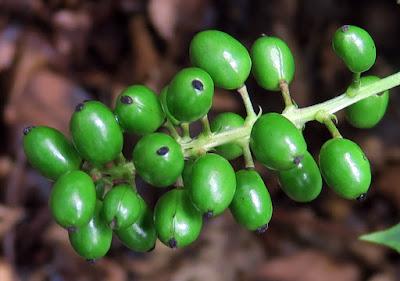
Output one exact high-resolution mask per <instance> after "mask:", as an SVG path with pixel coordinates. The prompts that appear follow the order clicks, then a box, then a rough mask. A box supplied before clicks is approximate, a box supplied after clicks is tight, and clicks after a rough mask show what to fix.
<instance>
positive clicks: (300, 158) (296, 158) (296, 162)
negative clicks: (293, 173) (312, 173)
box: [293, 156, 303, 166]
mask: <svg viewBox="0 0 400 281" xmlns="http://www.w3.org/2000/svg"><path fill="white" fill-rule="evenodd" d="M301 160H303V156H296V157H295V158H294V159H293V164H295V165H296V166H297V165H299V164H300V163H301Z"/></svg>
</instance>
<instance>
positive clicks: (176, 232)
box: [154, 189, 203, 248]
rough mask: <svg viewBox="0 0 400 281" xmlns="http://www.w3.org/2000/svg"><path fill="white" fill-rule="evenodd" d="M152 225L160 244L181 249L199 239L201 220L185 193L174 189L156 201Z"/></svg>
mask: <svg viewBox="0 0 400 281" xmlns="http://www.w3.org/2000/svg"><path fill="white" fill-rule="evenodd" d="M154 224H155V226H156V230H157V234H158V238H159V239H160V240H161V242H163V243H164V244H165V245H167V246H169V247H171V248H178V247H179V248H182V247H185V246H187V245H189V244H191V243H192V242H194V241H195V240H196V239H197V237H199V234H200V231H201V227H202V225H203V218H202V216H201V214H200V213H199V211H198V210H196V208H195V207H194V206H193V205H192V203H191V202H190V199H189V197H188V194H187V191H186V190H183V189H174V190H171V191H169V192H167V193H165V194H164V195H163V196H162V197H161V198H160V199H159V200H158V202H157V204H156V206H155V208H154Z"/></svg>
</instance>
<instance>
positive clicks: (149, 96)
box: [115, 85, 165, 135]
mask: <svg viewBox="0 0 400 281" xmlns="http://www.w3.org/2000/svg"><path fill="white" fill-rule="evenodd" d="M115 114H116V115H117V116H118V121H119V124H120V125H121V127H122V128H124V129H125V131H127V132H129V133H133V134H139V135H145V134H149V133H152V132H154V131H156V130H157V129H158V128H159V127H160V126H161V125H162V123H163V122H164V118H165V115H164V112H163V110H162V108H161V104H160V102H159V100H158V97H157V95H156V94H155V93H154V92H153V91H152V90H150V88H148V87H146V86H142V85H134V86H130V87H128V88H126V89H125V90H124V91H123V92H122V93H121V94H120V95H119V97H118V99H117V103H116V106H115Z"/></svg>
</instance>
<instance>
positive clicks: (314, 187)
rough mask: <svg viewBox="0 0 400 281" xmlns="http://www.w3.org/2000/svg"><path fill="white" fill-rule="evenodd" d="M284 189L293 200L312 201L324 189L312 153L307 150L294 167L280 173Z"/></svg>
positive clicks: (280, 180)
mask: <svg viewBox="0 0 400 281" xmlns="http://www.w3.org/2000/svg"><path fill="white" fill-rule="evenodd" d="M278 177H279V182H280V185H281V188H282V190H283V191H284V192H285V193H286V195H287V196H289V197H290V198H291V199H292V200H294V201H297V202H310V201H312V200H314V199H315V198H317V197H318V195H319V194H320V193H321V189H322V178H321V173H320V171H319V168H318V165H317V163H316V162H315V160H314V158H313V157H312V155H311V154H310V153H308V152H306V153H305V154H304V156H303V158H302V159H301V161H300V163H299V164H298V165H297V166H295V167H294V168H292V169H290V170H286V171H280V172H279V173H278Z"/></svg>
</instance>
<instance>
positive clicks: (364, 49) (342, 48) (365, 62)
mask: <svg viewBox="0 0 400 281" xmlns="http://www.w3.org/2000/svg"><path fill="white" fill-rule="evenodd" d="M332 47H333V50H334V51H335V53H336V54H337V55H338V56H339V57H340V58H341V59H342V60H343V62H344V63H345V64H346V66H347V67H348V68H349V69H350V71H352V72H355V73H361V72H364V71H367V70H368V69H370V68H371V67H372V65H374V63H375V59H376V48H375V43H374V40H373V39H372V37H371V36H370V35H369V33H368V32H367V31H365V30H364V29H362V28H360V27H357V26H354V25H343V26H342V27H341V28H339V29H338V30H336V32H335V34H334V35H333V39H332Z"/></svg>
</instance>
